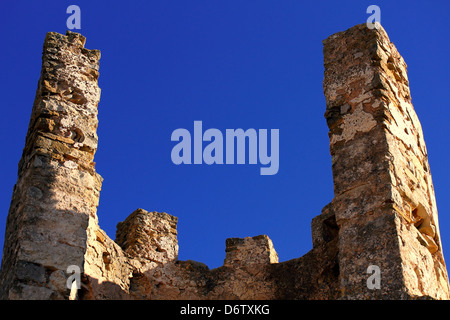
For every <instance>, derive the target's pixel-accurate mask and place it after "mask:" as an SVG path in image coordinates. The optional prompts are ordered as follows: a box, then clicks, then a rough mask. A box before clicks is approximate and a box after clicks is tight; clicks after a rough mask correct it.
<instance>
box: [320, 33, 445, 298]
mask: <svg viewBox="0 0 450 320" xmlns="http://www.w3.org/2000/svg"><path fill="white" fill-rule="evenodd" d="M378 27H379V28H377V29H372V30H371V29H368V28H367V27H366V25H359V26H356V27H353V28H351V29H349V30H347V31H345V32H340V33H337V34H334V35H332V36H330V37H329V38H328V39H326V40H325V41H324V60H325V62H324V64H325V78H324V93H325V97H326V102H327V109H326V113H325V116H326V119H327V124H328V127H329V129H330V131H329V137H330V151H331V155H332V164H333V180H334V192H335V198H334V199H333V202H332V206H331V207H330V208H329V209H330V211H333V212H334V215H335V219H336V224H337V226H338V229H339V231H338V234H339V266H340V270H341V274H340V277H341V285H342V290H343V292H344V296H346V297H348V298H367V297H391V298H406V297H409V296H415V295H419V296H423V295H426V296H431V297H434V298H448V297H449V290H448V279H447V273H446V268H445V264H444V260H443V255H442V245H441V243H440V239H439V232H438V231H437V230H438V229H439V228H438V222H437V209H436V203H435V197H434V191H433V186H432V182H431V175H430V169H429V165H428V161H427V154H426V148H425V143H424V140H423V133H422V129H421V126H420V123H419V121H418V118H417V115H416V113H415V111H414V108H413V106H412V104H411V96H410V93H409V83H408V79H407V75H406V64H405V62H404V61H403V59H402V57H401V56H400V55H399V53H398V52H397V50H396V48H395V46H394V45H393V44H392V43H391V42H390V41H389V38H388V36H387V34H386V32H385V31H384V29H383V28H382V27H381V26H379V25H378ZM371 264H372V265H376V266H378V267H379V268H380V270H381V275H382V277H383V285H382V289H380V290H373V291H370V290H368V289H367V286H366V283H365V279H366V278H367V274H366V272H365V271H366V270H367V268H368V266H369V265H371Z"/></svg>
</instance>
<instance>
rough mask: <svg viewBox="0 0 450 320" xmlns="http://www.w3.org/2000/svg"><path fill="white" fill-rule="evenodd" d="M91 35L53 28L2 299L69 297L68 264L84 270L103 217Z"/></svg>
mask: <svg viewBox="0 0 450 320" xmlns="http://www.w3.org/2000/svg"><path fill="white" fill-rule="evenodd" d="M84 43H85V38H84V37H83V36H81V35H79V34H76V33H72V32H69V31H68V32H67V35H66V36H64V35H60V34H58V33H54V32H50V33H48V34H47V36H46V38H45V43H44V48H43V56H42V72H41V77H40V80H39V83H38V88H37V92H36V98H35V101H34V105H33V110H32V114H31V120H30V124H29V128H28V133H27V137H26V144H25V148H24V150H23V154H22V159H21V160H20V163H19V171H18V180H17V183H16V185H15V187H14V191H13V196H12V201H11V206H10V210H9V214H8V218H7V224H6V234H5V244H4V250H3V259H2V267H1V274H0V297H1V298H2V299H34V298H37V299H67V298H68V295H69V290H68V289H67V288H66V279H67V275H66V270H67V267H68V266H69V265H77V266H79V267H81V271H83V270H82V268H83V261H84V254H85V251H86V243H87V234H86V229H87V228H88V225H89V223H90V220H91V219H94V218H96V210H97V206H98V201H99V196H100V188H101V183H102V178H101V177H100V176H99V175H98V174H97V173H96V172H95V168H94V163H93V159H94V153H95V151H96V149H97V133H96V128H97V104H98V101H99V99H100V89H99V87H98V85H97V78H98V76H99V73H98V68H99V59H100V52H99V51H97V50H87V49H85V48H84Z"/></svg>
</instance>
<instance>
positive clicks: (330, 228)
mask: <svg viewBox="0 0 450 320" xmlns="http://www.w3.org/2000/svg"><path fill="white" fill-rule="evenodd" d="M322 228H323V229H322V234H323V239H324V240H325V242H330V241H332V240H333V239H335V238H336V237H337V236H338V234H339V227H338V225H337V223H336V216H335V215H334V214H333V215H332V216H330V217H329V218H327V219H325V220H323V222H322Z"/></svg>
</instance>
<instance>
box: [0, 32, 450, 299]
mask: <svg viewBox="0 0 450 320" xmlns="http://www.w3.org/2000/svg"><path fill="white" fill-rule="evenodd" d="M85 42H86V38H85V37H83V36H82V35H80V34H77V33H73V32H70V31H68V32H67V33H66V35H60V34H58V33H54V32H49V33H48V34H47V36H46V38H45V42H44V49H43V58H42V71H41V78H40V80H39V83H38V88H37V92H36V98H35V102H34V105H33V110H32V114H31V119H30V124H29V129H28V133H27V137H26V143H25V148H24V151H23V155H22V158H21V161H20V163H19V171H18V180H17V183H16V185H15V187H14V191H13V195H12V201H11V207H10V211H9V214H8V220H7V226H6V233H5V246H4V250H3V259H2V268H1V272H0V298H1V299H80V300H88V299H99V300H104V299H106V300H107V299H135V300H141V299H152V300H161V299H164V300H167V299H174V300H176V299H186V300H191V299H193V300H194V299H195V300H197V299H230V300H234V299H248V300H251V299H259V300H264V299H289V300H296V299H320V300H323V299H333V300H334V299H423V298H427V299H428V298H432V299H449V298H450V293H449V291H450V290H449V282H448V275H447V269H446V266H445V261H444V256H443V248H442V243H441V238H440V231H439V223H438V215H437V207H436V200H435V196H434V188H433V183H432V179H431V173H430V166H429V163H428V155H427V150H426V146H425V142H424V137H423V132H422V128H421V125H420V122H419V120H418V117H417V115H416V113H415V111H414V108H413V106H412V104H411V94H410V91H409V82H408V77H407V66H406V63H405V61H404V60H403V58H402V57H401V55H400V54H399V53H398V51H397V49H396V48H395V46H394V45H393V44H392V43H391V42H390V40H389V38H388V35H387V34H386V32H385V31H384V29H383V28H382V27H381V26H379V28H375V29H368V28H367V26H366V25H365V24H361V25H357V26H355V27H352V28H350V29H348V30H346V31H343V32H338V33H336V34H333V35H331V36H330V37H328V38H327V39H326V40H324V41H323V45H324V50H323V53H324V66H325V72H324V81H323V90H324V94H325V99H326V111H325V119H326V121H327V125H328V128H329V132H328V135H329V139H330V154H331V164H332V171H333V181H334V199H333V200H332V201H331V202H330V203H329V204H328V205H327V206H325V207H324V208H323V210H322V212H321V214H319V215H318V216H316V217H315V218H314V219H312V221H311V233H312V245H313V246H312V249H311V250H310V251H309V252H308V253H306V254H305V255H303V256H302V257H299V258H296V259H292V260H289V261H283V262H280V261H279V260H278V255H277V252H276V250H275V248H274V245H273V243H272V241H271V239H270V238H269V237H268V236H267V235H258V236H254V237H245V238H228V239H226V241H225V259H224V263H223V266H221V267H218V268H215V269H209V268H208V266H206V265H205V264H203V263H201V262H196V261H192V260H187V261H181V260H178V250H179V247H178V239H177V223H178V218H177V217H175V216H172V215H170V214H167V213H164V212H155V211H153V212H149V211H146V210H144V209H137V210H135V211H134V212H133V213H131V214H130V215H129V216H128V217H127V218H126V219H125V220H124V221H122V222H119V223H118V224H117V231H116V238H115V241H113V240H112V239H111V238H110V237H109V236H108V235H107V234H106V233H105V232H104V231H103V230H102V229H101V228H100V226H99V221H98V217H97V213H96V210H97V206H98V203H99V196H100V190H101V185H102V180H103V179H102V177H101V176H100V175H99V174H97V173H96V171H95V163H94V162H93V161H94V155H95V151H96V149H97V143H98V137H97V132H96V130H97V126H98V119H97V112H98V111H97V105H98V102H99V98H100V88H99V87H98V83H97V80H98V77H99V72H98V70H99V59H100V51H98V50H88V49H86V48H84V45H85ZM74 266H75V267H76V266H78V267H79V268H80V271H81V275H80V289H77V287H76V284H77V283H76V282H75V283H73V284H72V285H71V286H68V285H67V279H68V277H69V275H70V274H69V273H68V271H67V270H70V268H71V267H74ZM68 268H69V269H68ZM373 268H379V270H380V271H381V277H382V279H381V284H382V285H381V286H380V288H377V289H374V288H369V286H368V282H367V280H368V277H369V275H370V274H369V273H370V270H372V269H373Z"/></svg>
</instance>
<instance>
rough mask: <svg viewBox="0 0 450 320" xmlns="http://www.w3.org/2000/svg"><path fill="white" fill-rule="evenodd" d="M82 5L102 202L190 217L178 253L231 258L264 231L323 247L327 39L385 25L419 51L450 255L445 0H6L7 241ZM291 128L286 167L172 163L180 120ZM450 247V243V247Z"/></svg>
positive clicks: (420, 109)
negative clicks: (41, 106) (46, 59)
mask: <svg viewBox="0 0 450 320" xmlns="http://www.w3.org/2000/svg"><path fill="white" fill-rule="evenodd" d="M71 4H76V5H78V6H79V7H80V8H81V30H79V31H78V32H80V33H81V34H83V35H84V36H86V37H87V42H86V48H88V49H99V50H101V52H102V58H101V60H100V78H99V86H100V87H101V89H102V95H101V100H100V103H99V121H100V122H99V128H98V135H99V148H98V151H97V154H96V156H95V161H96V163H97V165H96V168H97V172H98V173H99V174H101V175H102V176H103V178H104V183H103V189H102V192H101V196H100V206H99V208H98V216H99V220H100V226H101V227H102V228H103V229H104V230H105V231H106V232H107V233H108V235H109V236H110V237H111V238H112V239H114V238H115V226H116V224H117V223H118V222H119V221H122V220H124V219H125V218H126V217H127V216H128V215H129V214H130V213H131V212H133V211H134V210H135V209H137V208H143V209H146V210H148V211H164V212H167V213H169V214H172V215H175V216H177V217H178V218H179V222H178V240H179V245H180V251H179V259H181V260H187V259H191V260H196V261H200V262H203V263H206V264H207V265H208V266H209V267H210V268H214V267H218V266H220V265H222V263H223V259H224V258H225V239H226V238H229V237H246V236H255V235H259V234H267V235H268V236H269V237H270V238H271V239H272V241H273V242H274V246H275V249H276V250H277V252H278V254H279V257H280V261H285V260H289V259H292V258H296V257H300V256H302V255H303V254H305V253H306V252H308V251H309V250H310V249H311V247H312V243H311V230H310V222H311V219H312V218H313V217H315V216H316V215H318V214H320V212H321V209H322V208H323V207H324V206H325V205H326V204H327V203H329V202H330V201H331V200H332V198H333V183H332V174H331V157H330V155H329V141H328V135H327V133H328V128H327V126H326V121H325V119H324V117H323V114H324V112H325V98H324V96H323V91H322V80H323V55H322V40H323V39H325V38H327V37H328V36H329V35H331V34H333V33H335V32H339V31H342V30H345V29H348V28H350V27H352V26H353V25H356V24H359V23H364V22H365V21H366V19H367V18H368V16H369V14H367V13H366V8H367V7H368V6H369V5H371V4H376V5H378V6H379V7H380V8H381V24H382V25H383V27H384V28H385V29H386V31H387V33H388V34H389V36H390V39H391V41H392V42H394V44H395V45H396V47H397V48H398V50H399V52H400V54H401V55H402V56H403V57H404V59H405V61H406V63H407V64H408V76H409V80H410V86H411V95H412V101H413V104H414V107H415V109H416V112H417V113H418V116H419V119H420V121H421V123H422V127H423V130H424V134H425V141H426V143H427V149H428V156H429V161H430V166H431V172H432V175H433V182H434V186H435V192H436V198H437V205H438V211H439V222H440V229H441V236H442V241H443V248H444V253H446V252H447V251H448V250H450V232H448V231H449V230H448V229H449V226H450V202H449V201H447V196H448V192H449V190H450V175H449V168H448V164H447V163H448V159H449V156H450V148H449V139H448V137H449V125H448V119H449V118H450V108H449V102H448V101H449V100H448V92H449V89H448V88H449V87H450V81H449V77H448V73H449V71H450V60H449V59H448V53H449V52H450V45H449V37H448V34H449V31H450V27H449V23H448V13H449V12H450V5H449V2H447V1H427V2H424V1H376V2H373V1H310V2H306V1H294V0H291V1H286V0H280V1H268V0H258V1H253V0H252V1H247V0H240V1H235V0H227V1H218V0H215V1H210V0H209V1H206V0H205V1H198V0H185V1H156V0H151V1H131V0H130V1H73V2H72V1H71V2H69V1H2V3H1V4H0V32H1V50H0V61H1V62H2V72H1V73H0V84H1V86H0V90H1V91H0V92H1V97H2V100H1V101H2V110H3V111H2V116H1V117H0V137H1V141H2V149H1V150H2V155H1V157H0V164H1V168H2V170H1V179H0V247H1V248H3V241H4V229H5V222H6V216H7V213H8V209H9V204H10V199H11V195H12V189H13V186H14V184H15V182H16V179H17V164H18V162H19V160H20V157H21V153H22V149H23V147H24V142H25V135H26V130H27V127H28V121H29V117H30V114H31V108H32V104H33V100H34V94H35V90H36V87H37V82H38V79H39V75H40V68H41V53H42V44H43V41H44V38H45V34H46V32H49V31H56V32H60V33H65V32H66V29H67V28H66V20H67V18H68V17H69V15H68V14H66V9H67V7H68V6H69V5H71ZM195 120H201V121H202V123H203V128H204V130H206V129H208V128H217V129H219V130H221V131H222V132H223V133H225V130H226V129H237V128H242V129H244V130H246V129H248V128H255V129H279V132H280V153H279V162H280V163H279V171H278V173H277V174H276V175H272V176H262V175H260V174H259V168H260V165H259V164H258V165H250V164H245V165H211V166H209V165H206V164H202V165H180V166H176V165H175V164H173V163H172V161H171V149H172V147H173V146H174V145H175V143H174V142H172V141H171V134H172V132H173V131H174V130H175V129H177V128H186V129H188V130H190V131H191V133H192V132H193V125H194V121H195ZM447 256H448V255H447Z"/></svg>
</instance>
